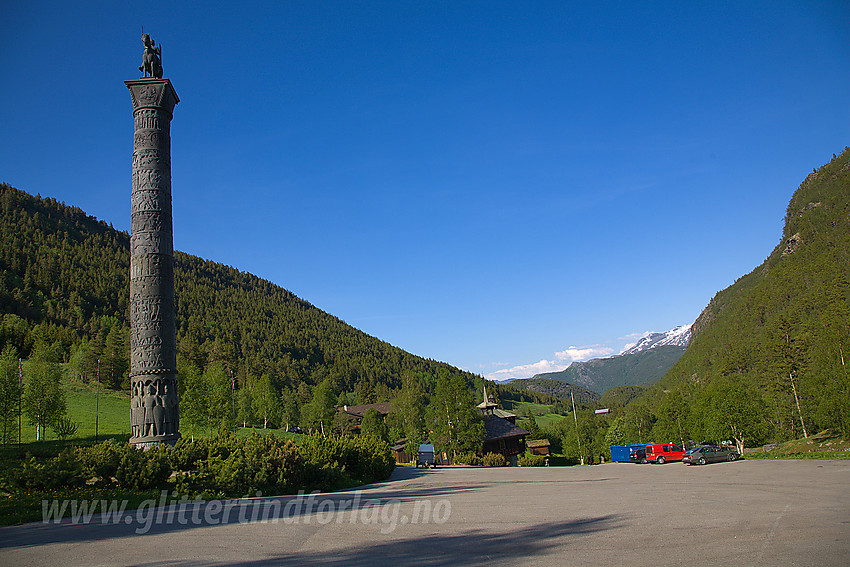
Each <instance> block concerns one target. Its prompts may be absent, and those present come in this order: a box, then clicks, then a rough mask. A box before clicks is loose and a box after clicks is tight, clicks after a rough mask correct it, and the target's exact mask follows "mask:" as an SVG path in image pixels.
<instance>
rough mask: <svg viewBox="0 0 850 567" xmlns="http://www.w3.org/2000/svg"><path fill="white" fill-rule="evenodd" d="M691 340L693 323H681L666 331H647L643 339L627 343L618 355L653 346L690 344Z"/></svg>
mask: <svg viewBox="0 0 850 567" xmlns="http://www.w3.org/2000/svg"><path fill="white" fill-rule="evenodd" d="M690 340H691V325H680V326H678V327H676V328H674V329H670V330H669V331H667V332H666V333H646V334H645V335H644V336H643V337H641V339H640V340H639V341H638V342H636V343H632V344H627V345H626V346H625V347H624V348H623V350H622V352H620V354H619V355H618V356H623V355H624V354H637V353H639V352H643V351H645V350H649V349H651V348H656V347H660V346H668V345H672V346H683V347H686V346H688V343H689V342H690Z"/></svg>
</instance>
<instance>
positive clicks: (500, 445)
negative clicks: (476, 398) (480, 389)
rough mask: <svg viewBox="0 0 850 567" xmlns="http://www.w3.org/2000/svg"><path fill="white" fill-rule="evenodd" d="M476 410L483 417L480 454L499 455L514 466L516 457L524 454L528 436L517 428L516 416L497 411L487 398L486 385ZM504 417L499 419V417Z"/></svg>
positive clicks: (523, 430)
mask: <svg viewBox="0 0 850 567" xmlns="http://www.w3.org/2000/svg"><path fill="white" fill-rule="evenodd" d="M478 409H479V411H481V415H482V416H483V417H484V442H483V444H482V449H481V453H482V454H484V455H486V454H487V453H501V454H502V455H503V456H504V457H505V460H507V461H508V462H510V463H511V464H516V457H517V455H521V454H522V453H525V438H526V436H527V435H528V434H529V433H528V431H526V430H525V429H523V428H522V427H519V426H517V425H516V424H515V423H514V422H515V421H516V415H515V414H512V413H510V412H505V411H504V410H500V409H498V407H497V405H496V404H495V403H494V402H493V401H492V400H490V398H488V397H487V385H486V384H485V385H484V401H483V402H481V403H480V404H478ZM499 414H501V415H504V416H505V417H501V415H499Z"/></svg>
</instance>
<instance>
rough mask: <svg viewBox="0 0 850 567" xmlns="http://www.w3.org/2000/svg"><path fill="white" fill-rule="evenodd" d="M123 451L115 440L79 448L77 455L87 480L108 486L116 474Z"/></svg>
mask: <svg viewBox="0 0 850 567" xmlns="http://www.w3.org/2000/svg"><path fill="white" fill-rule="evenodd" d="M123 451H124V448H123V447H122V446H121V445H119V444H118V443H117V442H116V441H115V440H113V439H108V440H106V441H104V442H103V443H98V444H97V445H92V446H91V447H81V448H80V449H78V454H79V457H80V461H81V462H82V464H83V467H84V469H85V471H86V474H87V475H88V476H89V478H91V477H94V478H96V479H97V480H98V482H99V483H102V484H108V483H109V482H111V481H112V479H113V478H114V477H115V476H116V474H117V473H118V467H119V465H120V464H121V456H122V454H123Z"/></svg>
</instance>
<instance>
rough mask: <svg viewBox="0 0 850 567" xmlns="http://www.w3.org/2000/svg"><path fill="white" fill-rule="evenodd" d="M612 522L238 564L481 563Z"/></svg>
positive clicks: (532, 553)
mask: <svg viewBox="0 0 850 567" xmlns="http://www.w3.org/2000/svg"><path fill="white" fill-rule="evenodd" d="M618 527H620V522H619V520H618V519H617V517H615V516H600V517H596V518H583V519H579V520H574V521H569V522H548V523H544V524H537V525H534V526H529V527H526V528H523V529H519V530H514V531H509V532H503V533H492V532H485V531H483V530H477V529H473V530H467V531H464V532H460V533H451V534H432V535H427V536H425V537H415V538H408V539H401V540H398V539H388V540H387V541H378V542H370V543H368V544H362V545H358V546H354V547H351V548H349V549H344V550H339V549H335V550H333V551H330V552H327V553H313V554H310V553H297V554H282V555H277V556H273V557H269V558H266V559H262V560H257V561H248V562H244V563H243V562H240V563H239V564H240V565H247V566H249V567H265V566H272V565H275V566H277V565H295V564H297V565H299V567H302V566H306V567H311V566H317V565H323V566H326V565H330V566H339V567H342V566H345V567H375V566H376V565H390V564H393V565H397V564H407V565H411V564H412V565H417V566H426V567H439V566H449V565H451V566H455V565H482V564H486V563H488V562H491V561H496V562H498V563H500V564H501V563H504V562H505V561H507V562H511V560H517V559H520V558H525V557H538V558H539V557H540V556H541V555H545V554H546V553H547V552H548V551H549V550H551V549H556V548H558V549H563V546H564V545H568V544H569V539H570V538H572V537H575V536H580V535H583V534H589V533H594V532H599V531H604V530H610V529H616V528H618ZM169 565H179V566H182V567H194V566H195V565H201V563H197V562H193V561H186V562H177V563H171V562H170V563H169Z"/></svg>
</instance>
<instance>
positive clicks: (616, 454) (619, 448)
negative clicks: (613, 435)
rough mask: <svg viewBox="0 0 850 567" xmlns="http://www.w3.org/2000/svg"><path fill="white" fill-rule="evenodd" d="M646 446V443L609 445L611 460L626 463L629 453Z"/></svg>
mask: <svg viewBox="0 0 850 567" xmlns="http://www.w3.org/2000/svg"><path fill="white" fill-rule="evenodd" d="M643 447H646V443H632V444H631V445H614V446H612V447H611V460H612V461H614V462H616V463H628V462H629V455H630V454H632V452H634V450H635V449H641V448H643Z"/></svg>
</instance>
